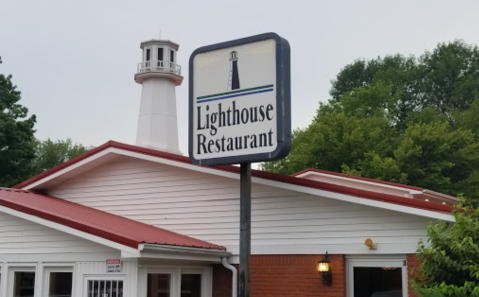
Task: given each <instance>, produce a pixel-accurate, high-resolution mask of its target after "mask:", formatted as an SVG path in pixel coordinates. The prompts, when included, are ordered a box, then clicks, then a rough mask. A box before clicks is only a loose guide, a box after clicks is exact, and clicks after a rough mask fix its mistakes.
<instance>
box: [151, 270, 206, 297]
mask: <svg viewBox="0 0 479 297" xmlns="http://www.w3.org/2000/svg"><path fill="white" fill-rule="evenodd" d="M146 279H147V283H146V288H147V290H146V291H147V292H146V293H147V294H146V296H147V297H211V286H212V280H211V269H210V268H208V267H199V268H149V269H148V272H147V275H146Z"/></svg>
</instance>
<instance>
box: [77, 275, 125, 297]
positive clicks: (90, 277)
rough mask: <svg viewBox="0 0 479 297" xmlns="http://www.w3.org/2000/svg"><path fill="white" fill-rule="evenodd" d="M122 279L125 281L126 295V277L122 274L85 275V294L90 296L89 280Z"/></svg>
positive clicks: (85, 296)
mask: <svg viewBox="0 0 479 297" xmlns="http://www.w3.org/2000/svg"><path fill="white" fill-rule="evenodd" d="M91 280H93V281H95V280H99V281H103V280H105V281H122V282H123V296H126V295H127V294H126V277H125V276H121V275H118V274H117V275H114V274H112V275H85V276H84V277H83V294H82V295H83V296H84V297H88V281H91Z"/></svg>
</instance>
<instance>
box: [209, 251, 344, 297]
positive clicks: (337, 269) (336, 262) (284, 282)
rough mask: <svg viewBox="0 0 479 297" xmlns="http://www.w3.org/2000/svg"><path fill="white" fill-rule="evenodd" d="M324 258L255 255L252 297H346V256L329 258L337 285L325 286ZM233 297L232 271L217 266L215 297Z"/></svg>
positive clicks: (252, 274)
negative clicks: (321, 263) (321, 264)
mask: <svg viewBox="0 0 479 297" xmlns="http://www.w3.org/2000/svg"><path fill="white" fill-rule="evenodd" d="M323 257H324V255H264V256H263V255H255V256H252V257H251V263H250V265H251V268H250V269H251V271H250V272H251V296H252V297H268V296H271V297H273V296H283V297H293V296H294V297H296V296H297V297H299V296H324V297H345V296H346V272H345V259H344V255H329V258H330V260H331V267H332V269H333V284H332V286H331V287H327V286H324V285H323V283H322V280H321V276H320V275H319V273H318V271H317V270H316V265H317V263H318V261H319V260H321V259H322V258H323ZM230 296H231V272H230V271H229V270H227V269H225V268H224V267H223V266H222V265H214V267H213V297H230Z"/></svg>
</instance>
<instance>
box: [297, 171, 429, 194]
mask: <svg viewBox="0 0 479 297" xmlns="http://www.w3.org/2000/svg"><path fill="white" fill-rule="evenodd" d="M307 172H318V173H323V174H327V175H334V176H340V177H345V178H351V179H357V180H362V181H367V182H371V183H376V184H383V185H389V186H394V187H398V188H405V189H411V190H417V191H421V192H422V191H423V190H424V189H423V188H420V187H415V186H410V185H403V184H398V183H392V182H387V181H383V180H377V179H372V178H367V177H362V176H355V175H349V174H344V173H338V172H332V171H326V170H321V169H316V168H308V169H304V170H301V171H300V172H296V173H293V174H291V176H295V177H296V176H298V175H301V174H303V173H307Z"/></svg>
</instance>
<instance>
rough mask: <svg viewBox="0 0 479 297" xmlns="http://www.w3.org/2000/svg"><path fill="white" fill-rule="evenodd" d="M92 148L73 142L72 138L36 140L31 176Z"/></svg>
mask: <svg viewBox="0 0 479 297" xmlns="http://www.w3.org/2000/svg"><path fill="white" fill-rule="evenodd" d="M90 149H92V147H85V146H83V145H81V144H73V143H72V141H71V139H70V138H68V139H67V140H58V141H55V142H54V141H52V140H50V139H47V140H45V141H38V140H37V141H36V142H35V159H34V160H33V164H32V171H31V176H35V175H37V174H39V173H42V172H43V171H45V170H48V169H50V168H53V167H55V166H57V165H59V164H61V163H63V162H66V161H68V160H70V159H73V158H74V157H76V156H78V155H80V154H83V153H85V152H87V151H89V150H90Z"/></svg>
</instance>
